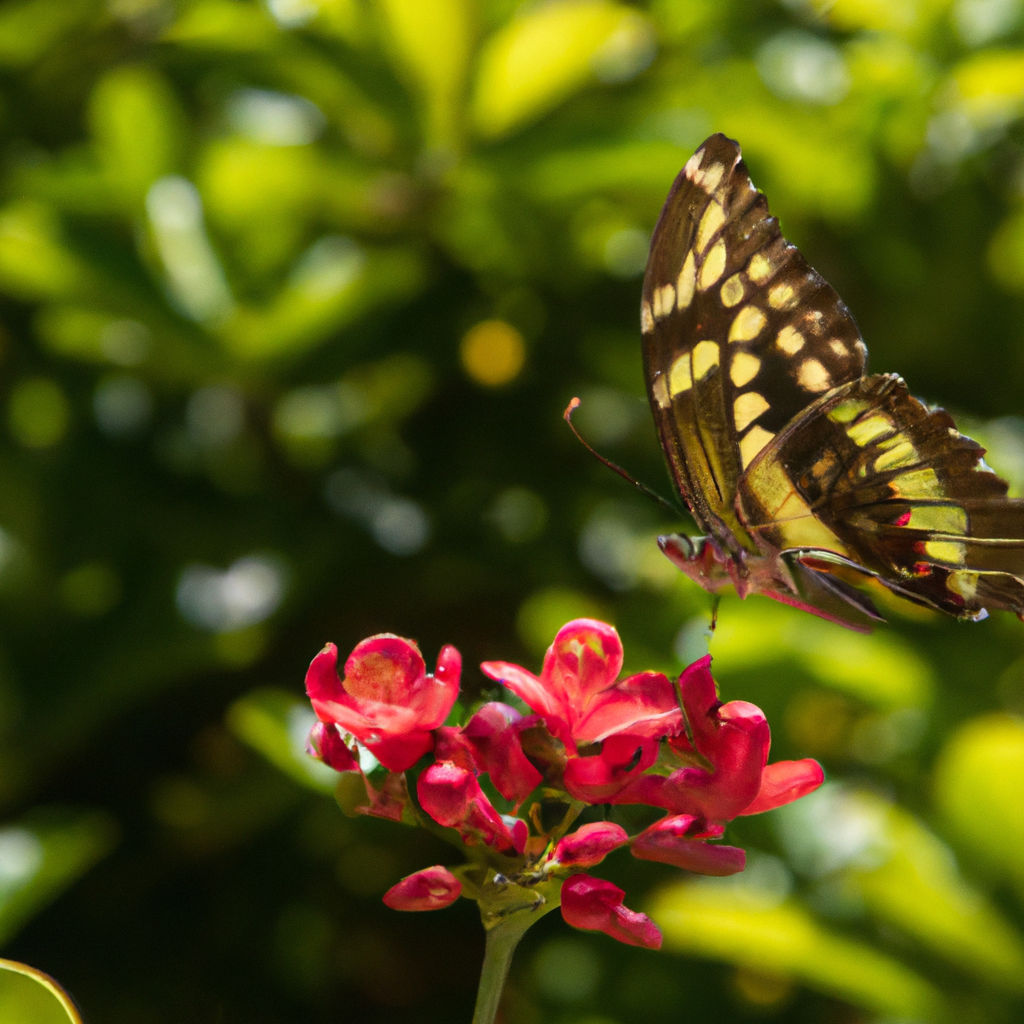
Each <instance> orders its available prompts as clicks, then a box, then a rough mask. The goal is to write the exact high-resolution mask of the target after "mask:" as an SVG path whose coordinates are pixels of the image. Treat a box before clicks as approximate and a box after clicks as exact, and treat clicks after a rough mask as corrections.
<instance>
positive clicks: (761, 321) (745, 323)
mask: <svg viewBox="0 0 1024 1024" xmlns="http://www.w3.org/2000/svg"><path fill="white" fill-rule="evenodd" d="M767 322H768V321H767V318H766V317H765V315H764V313H762V312H761V310H759V309H758V308H757V306H744V307H743V308H742V309H741V310H740V311H739V312H738V313H737V314H736V317H735V319H734V320H733V322H732V326H731V327H730V328H729V341H730V342H733V341H753V339H754V338H756V337H757V336H758V335H759V334H760V333H761V329H762V328H763V327H764V325H765V324H766V323H767Z"/></svg>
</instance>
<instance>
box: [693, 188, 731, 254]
mask: <svg viewBox="0 0 1024 1024" xmlns="http://www.w3.org/2000/svg"><path fill="white" fill-rule="evenodd" d="M724 223H725V207H724V206H722V204H721V203H720V202H718V200H717V199H712V200H711V202H710V203H708V208H707V209H706V210H705V211H704V216H703V217H701V219H700V224H699V225H698V226H697V240H696V242H695V243H694V246H695V248H696V249H697V252H699V253H703V252H704V250H705V249H706V248H707V247H708V245H709V244H710V243H711V239H712V238H714V237H715V235H717V234H718V232H719V231H721V230H722V225H723V224H724Z"/></svg>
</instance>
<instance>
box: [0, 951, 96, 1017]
mask: <svg viewBox="0 0 1024 1024" xmlns="http://www.w3.org/2000/svg"><path fill="white" fill-rule="evenodd" d="M0 1020H4V1021H9V1022H10V1024H67V1022H68V1021H71V1024H82V1018H81V1017H80V1016H79V1015H78V1010H77V1009H76V1007H75V1004H74V1002H72V999H71V997H70V996H69V995H68V994H67V992H65V991H64V989H62V988H61V987H60V985H58V984H57V982H56V981H54V980H53V978H51V977H50V976H49V975H48V974H43V972H42V971H37V970H36V969H35V968H34V967H29V966H28V965H27V964H20V963H18V962H17V961H15V960H3V959H0Z"/></svg>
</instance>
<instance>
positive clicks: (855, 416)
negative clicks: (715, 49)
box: [641, 135, 1024, 629]
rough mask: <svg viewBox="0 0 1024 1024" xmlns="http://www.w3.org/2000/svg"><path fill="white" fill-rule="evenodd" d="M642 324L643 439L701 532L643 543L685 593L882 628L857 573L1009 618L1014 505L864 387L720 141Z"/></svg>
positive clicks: (830, 320)
mask: <svg viewBox="0 0 1024 1024" xmlns="http://www.w3.org/2000/svg"><path fill="white" fill-rule="evenodd" d="M641 327H642V330H643V354H644V368H645V373H646V377H647V390H648V395H649V397H650V401H651V408H652V410H653V411H654V418H655V421H656V423H657V427H658V432H659V434H660V437H661V443H662V446H663V447H664V449H665V454H666V457H667V458H668V462H669V467H670V469H671V472H672V475H673V477H674V480H675V484H676V486H677V488H678V490H679V492H680V494H681V495H682V497H683V499H684V500H685V501H686V504H687V505H688V506H689V509H690V512H691V513H692V515H693V518H694V519H695V520H696V522H697V525H698V527H699V528H700V529H702V530H703V531H705V533H706V534H707V536H704V537H698V538H688V537H683V536H680V535H672V536H668V537H662V538H660V543H661V547H662V550H663V551H664V552H665V553H666V554H667V555H668V556H669V558H671V559H672V561H673V562H674V563H675V564H676V565H677V566H679V568H680V569H682V571H683V572H685V573H686V574H687V575H688V576H689V577H690V578H691V579H693V580H695V581H696V582H697V583H699V584H700V585H701V586H702V587H704V588H705V589H706V590H709V591H711V592H712V593H715V592H717V591H718V590H720V589H721V588H722V587H725V586H728V585H732V586H735V588H736V591H737V592H738V593H739V595H740V596H741V597H746V596H747V595H748V594H752V593H754V594H765V595H767V596H768V597H773V598H775V599H776V600H778V601H783V602H785V603H786V604H791V605H796V606H797V607H801V608H804V609H806V610H807V611H810V612H813V613H814V614H817V615H822V616H824V617H825V618H830V619H833V620H835V621H839V622H842V623H843V624H845V625H848V626H851V627H852V628H855V629H867V628H870V624H871V622H872V620H878V619H879V618H880V616H879V614H878V612H877V611H876V610H875V607H874V605H873V604H872V602H871V601H870V600H869V599H868V598H867V597H866V596H865V595H864V594H862V593H861V592H859V591H858V590H857V589H856V588H855V587H854V586H853V585H852V584H851V581H855V582H859V581H862V580H864V578H865V577H874V578H875V579H876V580H878V581H879V582H880V583H882V584H883V585H884V586H886V587H887V588H888V589H889V590H891V591H893V592H894V593H895V594H898V595H900V596H901V597H904V598H908V599H909V600H911V601H914V602H917V603H918V604H922V605H926V606H928V607H930V608H935V609H938V610H940V611H943V612H947V613H949V614H951V615H955V616H957V617H959V618H971V619H977V618H982V617H984V616H985V614H986V609H996V608H1003V609H1009V610H1011V611H1013V612H1016V613H1017V614H1018V615H1019V616H1021V617H1024V500H1021V499H1013V498H1008V497H1007V496H1006V491H1007V485H1006V483H1005V482H1004V481H1002V480H1000V479H999V477H998V476H996V475H995V473H993V472H991V471H990V470H989V469H988V468H987V467H986V466H985V464H984V463H983V462H982V455H983V454H984V449H983V448H982V447H981V446H980V445H978V444H977V443H976V442H974V441H972V440H971V439H970V438H968V437H965V436H964V435H963V434H961V433H959V431H957V429H956V426H955V425H954V423H953V419H952V417H950V416H949V414H948V413H946V412H944V411H943V410H941V409H928V408H927V407H926V406H924V405H922V404H921V402H919V401H918V400H917V399H916V398H913V397H912V396H911V395H910V394H909V393H908V391H907V387H906V385H905V384H904V382H903V380H902V378H900V377H898V376H895V375H893V374H878V375H874V376H865V375H864V369H865V360H866V357H867V349H866V347H865V345H864V342H863V340H862V339H861V336H860V332H859V331H858V330H857V325H856V324H855V323H854V320H853V317H852V316H851V314H850V312H849V310H848V309H847V308H846V306H845V305H844V304H843V302H842V300H841V299H840V298H839V296H838V295H837V294H836V292H835V290H834V289H833V288H832V287H831V285H829V284H828V283H827V282H826V281H825V280H824V279H823V278H822V277H821V276H820V275H819V274H818V273H817V272H816V271H815V270H814V269H813V268H812V267H811V266H810V265H809V264H808V263H807V261H806V260H805V259H804V257H803V256H802V255H801V254H800V252H799V250H798V249H797V248H796V247H795V246H793V245H790V244H789V243H788V242H787V241H786V240H785V239H784V238H783V237H782V234H781V232H780V231H779V225H778V221H777V220H776V219H775V218H774V217H771V216H769V214H768V204H767V201H766V200H765V197H764V195H763V194H762V193H760V192H758V191H757V190H756V189H755V188H754V185H753V183H752V182H751V180H750V175H749V174H748V173H747V169H746V165H745V164H744V163H743V161H742V160H741V159H740V148H739V146H738V145H737V143H735V142H733V141H732V140H730V139H727V138H726V137H725V136H724V135H713V136H712V137H711V138H710V139H708V140H707V141H706V142H705V143H704V144H703V145H702V146H701V147H700V149H698V150H697V152H696V153H695V154H694V155H693V157H692V158H691V159H690V160H689V161H688V162H687V164H686V166H685V167H684V168H683V170H682V171H681V172H680V174H679V176H678V177H677V178H676V180H675V183H674V184H673V186H672V189H671V191H670V192H669V195H668V199H667V200H666V201H665V206H664V208H663V209H662V212H661V217H660V218H659V220H658V224H657V227H656V228H655V231H654V237H653V239H652V242H651V252H650V257H649V259H648V263H647V272H646V274H645V276H644V287H643V304H642V307H641Z"/></svg>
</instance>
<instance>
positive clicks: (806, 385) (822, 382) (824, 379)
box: [796, 359, 832, 393]
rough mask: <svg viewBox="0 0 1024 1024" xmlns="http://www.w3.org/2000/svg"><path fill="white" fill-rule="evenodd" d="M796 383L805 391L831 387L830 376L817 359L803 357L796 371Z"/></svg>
mask: <svg viewBox="0 0 1024 1024" xmlns="http://www.w3.org/2000/svg"><path fill="white" fill-rule="evenodd" d="M796 379H797V383H798V384H799V385H800V387H802V388H803V389H804V390H805V391H814V392H816V393H817V392H821V391H828V389H829V388H830V387H832V378H831V377H830V376H829V372H828V370H826V369H825V367H824V366H822V365H821V363H819V362H818V360H817V359H805V360H804V361H803V362H802V363H801V364H800V369H799V370H797V373H796Z"/></svg>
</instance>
